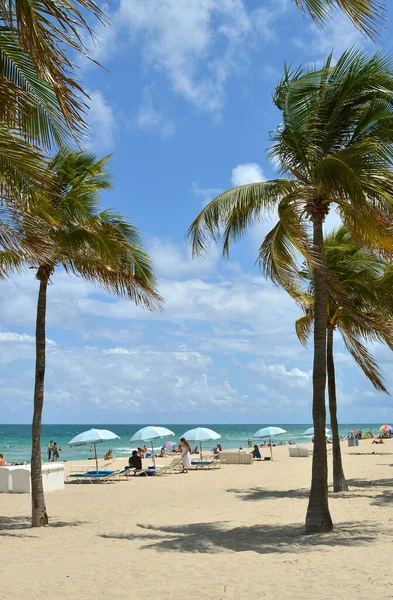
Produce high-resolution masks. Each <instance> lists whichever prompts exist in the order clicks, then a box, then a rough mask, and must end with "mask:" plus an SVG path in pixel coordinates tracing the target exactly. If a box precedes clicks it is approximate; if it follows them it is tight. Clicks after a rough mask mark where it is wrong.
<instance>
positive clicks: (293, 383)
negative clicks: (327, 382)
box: [248, 359, 312, 388]
mask: <svg viewBox="0 0 393 600" xmlns="http://www.w3.org/2000/svg"><path fill="white" fill-rule="evenodd" d="M248 368H249V369H252V370H254V371H258V372H259V373H261V374H262V375H264V376H266V377H268V378H270V379H273V380H278V381H281V383H283V382H285V383H284V385H285V386H286V387H290V388H293V387H295V388H297V387H302V388H303V387H310V383H311V377H312V372H311V371H308V372H307V371H302V370H301V369H299V368H298V367H293V368H292V369H287V368H286V366H285V365H284V364H266V363H265V361H264V360H263V359H260V360H258V361H252V362H250V363H249V364H248Z"/></svg>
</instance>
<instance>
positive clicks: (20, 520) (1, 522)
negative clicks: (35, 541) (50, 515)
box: [0, 516, 86, 537]
mask: <svg viewBox="0 0 393 600" xmlns="http://www.w3.org/2000/svg"><path fill="white" fill-rule="evenodd" d="M84 523H86V521H70V522H67V521H56V520H55V519H54V520H49V527H78V526H79V525H82V524H84ZM27 531H32V528H31V516H17V517H2V516H0V537H5V536H7V537H36V536H33V535H29V534H28V533H27ZM18 532H23V533H18Z"/></svg>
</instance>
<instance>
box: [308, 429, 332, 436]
mask: <svg viewBox="0 0 393 600" xmlns="http://www.w3.org/2000/svg"><path fill="white" fill-rule="evenodd" d="M329 433H330V429H328V428H327V427H325V434H326V435H329ZM303 435H314V427H310V428H309V429H307V430H306V431H305V432H304V433H303Z"/></svg>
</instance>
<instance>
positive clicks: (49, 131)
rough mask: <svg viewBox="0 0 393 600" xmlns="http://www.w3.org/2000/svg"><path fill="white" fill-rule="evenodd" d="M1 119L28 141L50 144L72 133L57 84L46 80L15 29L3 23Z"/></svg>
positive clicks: (0, 41) (0, 31)
mask: <svg viewBox="0 0 393 600" xmlns="http://www.w3.org/2000/svg"><path fill="white" fill-rule="evenodd" d="M0 74H1V77H0V98H1V106H2V115H1V122H2V123H3V124H4V123H7V127H8V128H10V129H15V128H17V129H19V130H20V131H21V132H22V133H23V137H24V138H25V139H26V140H27V141H31V142H33V143H35V144H40V145H43V146H44V147H46V148H50V147H51V146H52V145H53V144H55V145H61V144H63V143H65V142H66V141H67V139H68V137H69V132H68V129H67V123H66V120H65V118H64V115H63V113H62V111H61V108H60V104H59V102H58V99H57V96H56V94H55V92H54V90H53V88H52V87H51V86H50V85H49V83H48V82H46V81H44V80H42V79H41V78H40V77H39V76H38V74H37V71H36V69H35V68H34V65H33V63H32V62H31V60H30V58H29V56H28V55H26V52H25V51H24V50H23V49H22V47H21V46H20V44H19V39H18V35H17V33H16V32H15V31H13V30H12V29H9V28H6V27H0Z"/></svg>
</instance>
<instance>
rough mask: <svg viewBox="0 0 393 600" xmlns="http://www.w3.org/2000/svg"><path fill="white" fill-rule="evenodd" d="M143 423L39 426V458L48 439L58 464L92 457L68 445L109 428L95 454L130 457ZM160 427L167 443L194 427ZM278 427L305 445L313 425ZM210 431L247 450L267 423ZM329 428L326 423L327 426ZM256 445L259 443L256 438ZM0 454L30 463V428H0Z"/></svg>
mask: <svg viewBox="0 0 393 600" xmlns="http://www.w3.org/2000/svg"><path fill="white" fill-rule="evenodd" d="M381 424H382V423H356V422H355V423H344V424H341V425H340V427H339V432H340V435H342V436H346V435H347V434H348V432H349V431H351V430H353V429H362V430H363V431H370V430H373V431H374V433H375V432H377V431H378V429H379V427H380V426H381ZM145 425H146V424H143V423H140V424H135V423H133V424H124V423H123V424H113V423H112V424H107V425H104V424H99V425H97V424H95V425H94V424H86V423H85V424H83V423H80V424H76V425H75V424H72V425H71V424H68V425H67V424H64V425H50V424H45V425H43V426H42V432H41V453H42V459H43V460H46V457H47V445H48V442H49V441H50V440H53V441H56V443H57V445H58V446H59V447H61V448H62V450H61V452H60V459H59V460H60V461H68V460H83V459H88V458H90V457H92V455H93V453H91V452H90V451H89V447H88V446H77V447H74V448H70V447H69V446H68V445H67V444H68V442H69V441H70V440H71V439H72V438H73V437H75V436H76V435H78V433H81V432H82V431H86V430H87V429H90V428H91V427H94V428H97V429H110V430H111V431H113V432H114V433H116V434H117V435H118V436H119V437H120V439H119V440H114V441H113V442H106V443H102V444H97V454H98V457H99V458H103V456H104V454H105V452H106V451H107V450H108V449H109V448H111V449H112V452H113V454H114V456H117V457H122V456H124V457H126V456H129V455H130V452H131V449H132V447H133V445H131V443H130V438H131V437H132V435H133V434H134V433H135V432H136V431H137V430H138V429H140V428H141V427H144V426H145ZM160 425H161V426H164V427H167V428H168V429H171V430H172V431H173V432H174V433H175V436H174V437H171V438H168V441H171V440H178V439H179V438H180V437H181V436H182V435H183V433H184V432H185V431H187V430H188V429H192V428H194V427H196V426H197V425H196V424H175V425H174V424H170V423H161V424H160ZM270 425H274V426H277V427H281V428H282V429H285V430H286V433H285V434H282V435H280V436H277V438H276V439H277V442H288V441H289V440H293V441H295V442H300V441H303V442H306V441H309V440H310V438H307V437H304V436H303V435H302V434H303V433H304V431H306V429H308V428H309V427H311V426H312V424H310V423H297V424H285V423H273V424H272V423H270ZM200 426H205V427H209V428H210V429H214V430H215V431H216V432H217V433H219V434H220V435H221V439H220V444H221V445H222V447H223V449H224V450H228V449H231V448H237V447H239V446H243V447H247V442H248V440H249V439H250V440H252V441H253V442H254V439H255V438H253V434H254V433H255V432H256V431H257V430H258V429H260V428H261V427H266V426H267V424H249V423H245V424H219V423H205V424H204V425H200ZM327 427H328V428H330V427H329V423H327ZM165 441H166V440H163V441H162V442H161V441H160V442H156V443H155V444H154V446H155V447H159V446H160V445H161V444H163V443H165ZM255 442H258V440H256V439H255ZM214 445H215V444H214V442H206V443H205V444H204V447H205V448H206V450H210V449H211V448H213V446H214ZM0 452H1V453H3V454H4V456H5V459H6V460H7V461H8V462H9V461H11V460H15V461H17V462H22V461H29V460H30V455H31V425H29V424H24V425H20V424H15V425H12V424H7V425H0Z"/></svg>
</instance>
